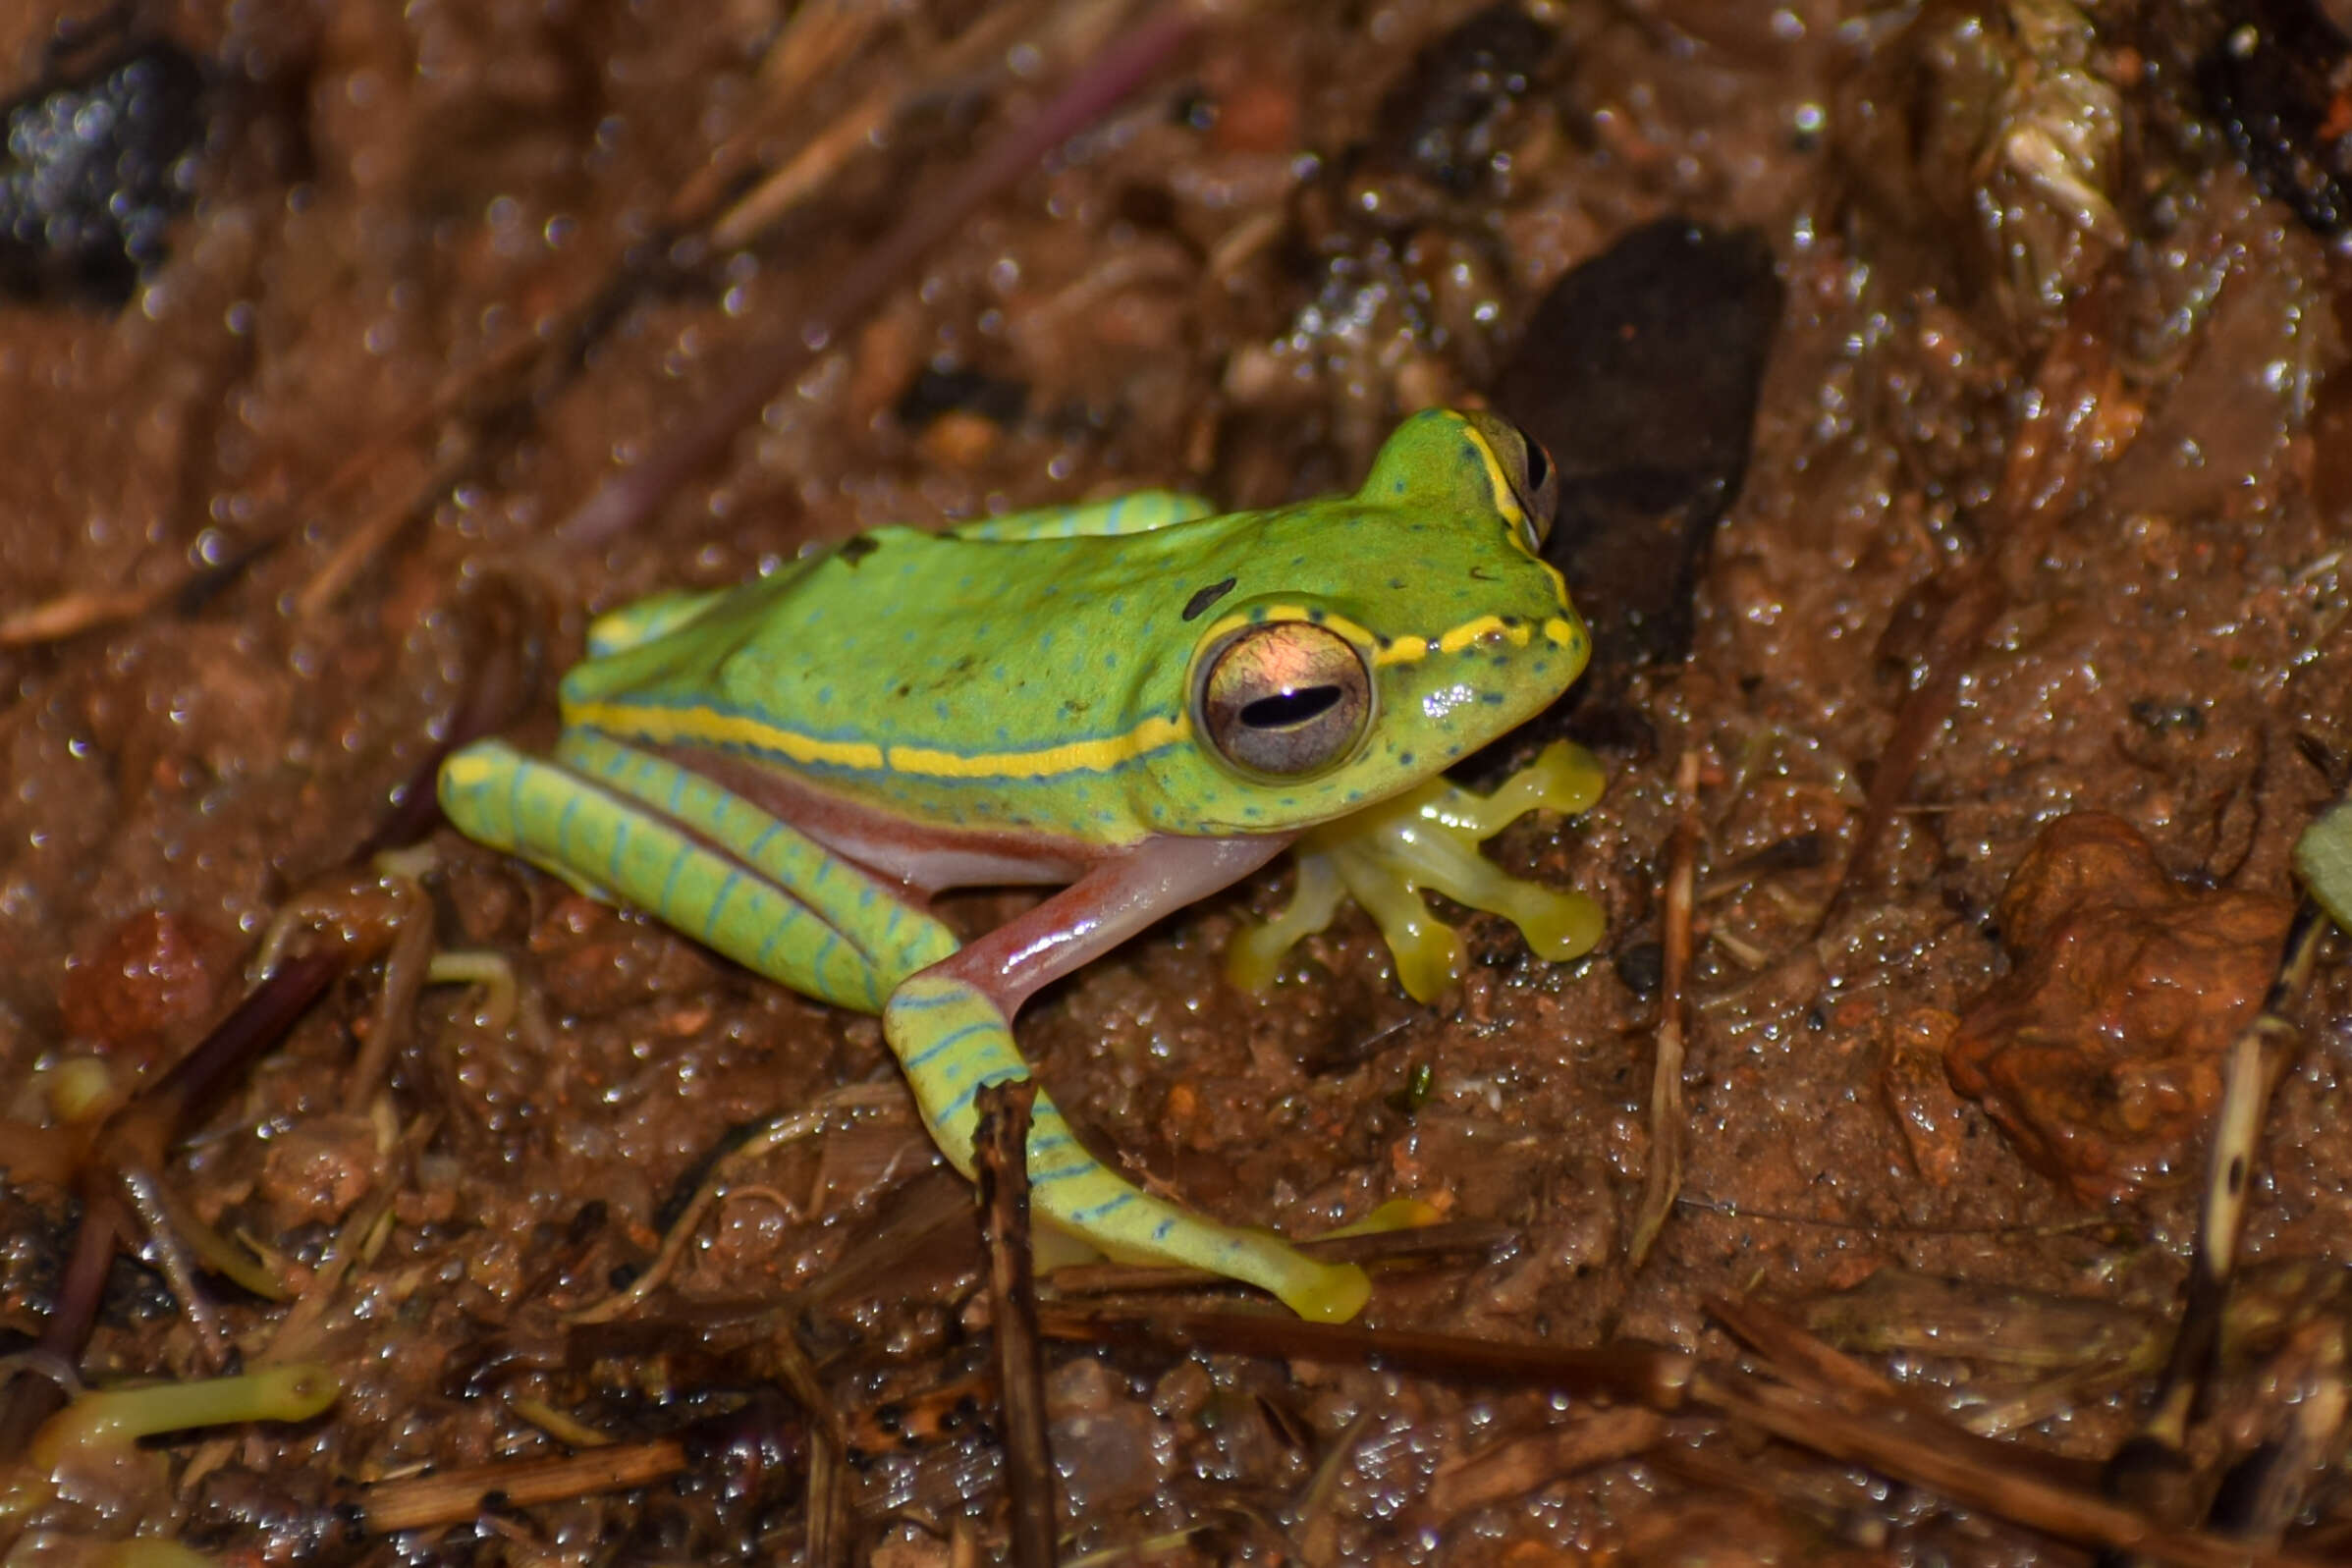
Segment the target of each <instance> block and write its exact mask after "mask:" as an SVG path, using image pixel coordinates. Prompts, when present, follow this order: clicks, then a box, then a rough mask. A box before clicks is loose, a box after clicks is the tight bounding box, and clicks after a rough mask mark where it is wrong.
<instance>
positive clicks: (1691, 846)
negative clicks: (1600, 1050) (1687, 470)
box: [1625, 749, 1699, 1269]
mask: <svg viewBox="0 0 2352 1568" xmlns="http://www.w3.org/2000/svg"><path fill="white" fill-rule="evenodd" d="M1674 795H1675V814H1674V831H1673V834H1672V836H1671V837H1670V838H1668V842H1667V874H1666V912H1665V915H1664V917H1663V925H1664V929H1663V931H1662V933H1661V935H1662V936H1663V938H1664V941H1665V946H1666V962H1665V965H1664V976H1663V980H1662V983H1661V984H1660V986H1659V990H1658V1041H1657V1046H1656V1049H1655V1054H1654V1057H1653V1060H1652V1062H1651V1067H1650V1171H1649V1176H1648V1178H1647V1180H1645V1181H1644V1183H1643V1184H1642V1206H1641V1213H1640V1214H1639V1215H1638V1216H1637V1217H1635V1219H1634V1221H1633V1237H1632V1240H1631V1241H1629V1242H1628V1243H1627V1244H1626V1247H1625V1259H1626V1262H1628V1263H1629V1264H1631V1265H1632V1266H1633V1267H1634V1268H1636V1269H1639V1268H1640V1267H1641V1266H1642V1264H1643V1263H1644V1262H1646V1261H1647V1260H1648V1258H1649V1256H1650V1248H1651V1247H1652V1246H1653V1245H1655V1244H1656V1242H1657V1240H1658V1233H1659V1232H1660V1231H1662V1230H1664V1229H1665V1228H1666V1222H1667V1220H1668V1218H1669V1217H1671V1216H1672V1215H1673V1212H1674V1199H1675V1197H1676V1195H1677V1194H1679V1193H1680V1192H1681V1191H1682V1120H1683V1117H1682V1062H1683V1054H1684V1049H1685V1042H1684V1035H1683V1031H1684V1029H1685V1027H1686V1025H1685V1022H1684V1020H1685V1019H1686V1018H1687V1017H1688V1016H1689V1012H1690V996H1689V989H1690V946H1691V922H1692V919H1693V911H1692V902H1693V899H1692V892H1693V889H1694V888H1695V887H1696V886H1697V884H1698V879H1699V754H1698V752H1697V751H1695V750H1691V749H1685V750H1684V751H1683V753H1682V756H1681V758H1680V759H1679V760H1678V761H1677V762H1676V763H1675V765H1674Z"/></svg>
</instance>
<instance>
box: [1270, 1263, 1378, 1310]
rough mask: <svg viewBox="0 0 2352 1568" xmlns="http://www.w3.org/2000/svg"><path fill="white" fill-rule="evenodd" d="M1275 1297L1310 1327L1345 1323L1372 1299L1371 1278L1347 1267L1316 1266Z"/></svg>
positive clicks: (1362, 1272) (1339, 1264)
mask: <svg viewBox="0 0 2352 1568" xmlns="http://www.w3.org/2000/svg"><path fill="white" fill-rule="evenodd" d="M1275 1294H1276V1295H1278V1296H1280V1297H1282V1301H1283V1305H1284V1306H1285V1307H1287V1308H1289V1309H1290V1310H1291V1311H1292V1312H1294V1313H1296V1314H1298V1315H1299V1316H1300V1317H1301V1318H1304V1319H1306V1320H1307V1321H1308V1322H1310V1323H1345V1322H1347V1320H1348V1319H1350V1318H1353V1317H1354V1316H1355V1315H1356V1314H1357V1313H1359V1312H1362V1311H1363V1310H1364V1303H1365V1302H1367V1301H1369V1300H1371V1299H1372V1276H1371V1275H1370V1274H1367V1273H1365V1272H1364V1271H1363V1270H1361V1269H1359V1268H1357V1267H1356V1266H1355V1265H1354V1264H1351V1263H1332V1264H1316V1265H1313V1266H1312V1271H1311V1272H1309V1273H1308V1274H1306V1276H1305V1277H1303V1278H1302V1279H1300V1280H1299V1281H1297V1282H1296V1283H1293V1284H1291V1285H1288V1286H1286V1287H1285V1288H1281V1289H1278V1290H1276V1291H1275Z"/></svg>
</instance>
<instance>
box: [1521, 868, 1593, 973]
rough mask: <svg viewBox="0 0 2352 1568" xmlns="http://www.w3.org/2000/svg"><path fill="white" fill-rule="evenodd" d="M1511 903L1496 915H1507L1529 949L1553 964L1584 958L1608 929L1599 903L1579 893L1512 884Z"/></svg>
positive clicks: (1530, 883)
mask: <svg viewBox="0 0 2352 1568" xmlns="http://www.w3.org/2000/svg"><path fill="white" fill-rule="evenodd" d="M1509 904H1510V907H1508V908H1504V909H1498V910H1497V913H1499V914H1503V915H1505V916H1507V917H1508V918H1509V920H1510V923H1511V924H1512V925H1514V926H1517V927H1518V928H1519V935H1521V936H1523V937H1525V938H1526V939H1527V946H1529V947H1531V948H1533V949H1534V950H1535V951H1536V953H1537V954H1538V955H1540V956H1542V957H1544V958H1547V959H1549V960H1551V961H1552V962H1553V963H1565V962H1567V961H1568V960H1569V959H1571V958H1581V957H1583V956H1584V955H1585V954H1586V953H1588V952H1590V951H1592V950H1593V948H1594V947H1596V946H1599V945H1600V942H1601V937H1602V934H1603V933H1604V932H1605V931H1606V930H1607V929H1608V924H1609V922H1608V919H1607V917H1606V916H1604V915H1603V914H1602V912H1601V906H1600V904H1599V903H1597V902H1595V901H1594V900H1593V899H1591V898H1588V897H1586V896H1585V895H1584V894H1583V893H1580V892H1557V891H1555V890H1554V889H1551V888H1545V887H1540V886H1538V885H1537V884H1535V883H1532V882H1522V883H1516V884H1513V885H1512V888H1511V892H1510V896H1509Z"/></svg>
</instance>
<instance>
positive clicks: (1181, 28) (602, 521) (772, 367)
mask: <svg viewBox="0 0 2352 1568" xmlns="http://www.w3.org/2000/svg"><path fill="white" fill-rule="evenodd" d="M1196 25H1197V23H1196V20H1195V18H1194V16H1193V14H1192V10H1191V8H1190V7H1189V6H1188V5H1186V4H1183V3H1182V0H1167V3H1165V4H1163V5H1161V6H1160V7H1159V8H1158V9H1157V10H1155V11H1153V12H1152V13H1151V14H1150V15H1149V16H1147V17H1146V18H1144V20H1143V21H1141V22H1139V23H1137V24H1136V25H1135V26H1134V27H1130V28H1129V29H1127V31H1125V32H1124V33H1122V34H1121V35H1120V36H1119V37H1117V38H1115V39H1113V40H1112V41H1111V42H1110V43H1109V44H1108V45H1106V46H1105V47H1104V48H1103V49H1102V50H1101V51H1099V52H1098V53H1097V54H1096V55H1095V56H1094V58H1093V59H1091V60H1089V61H1088V62H1087V63H1086V64H1085V65H1084V66H1083V67H1081V68H1080V69H1079V70H1078V72H1077V74H1076V75H1075V76H1074V77H1073V78H1072V79H1071V80H1070V82H1069V84H1068V85H1067V86H1066V87H1064V88H1063V89H1062V91H1061V93H1060V94H1059V95H1058V96H1057V97H1056V98H1055V99H1054V101H1053V102H1052V103H1050V104H1048V105H1047V106H1046V107H1045V108H1043V109H1041V110H1040V111H1038V112H1037V113H1036V114H1035V115H1033V116H1031V117H1030V118H1029V119H1028V120H1027V121H1025V122H1023V123H1022V124H1020V125H1018V126H1015V127H1013V128H1012V130H1011V131H1008V132H1006V133H1005V134H1004V135H1001V136H999V137H998V138H997V140H996V141H994V142H992V143H991V144H990V145H989V146H988V147H987V148H986V149H985V150H983V151H982V152H981V153H980V154H979V155H978V156H977V157H975V158H974V159H972V161H971V163H970V164H969V165H968V166H967V167H966V168H965V169H964V170H963V171H962V173H961V174H960V175H959V176H958V177H957V181H956V184H955V186H954V188H953V189H950V190H948V191H947V192H945V193H944V194H942V195H941V196H939V197H938V198H936V199H930V200H925V201H922V202H920V203H918V204H916V205H915V206H913V207H911V208H909V209H908V211H907V213H906V215H905V216H904V217H903V218H902V219H901V220H900V221H899V223H898V225H897V226H896V227H895V228H893V229H892V230H891V231H890V232H889V233H888V234H886V235H884V236H883V237H882V238H881V239H880V240H878V241H876V242H875V243H874V244H873V246H872V247H871V248H870V249H868V250H867V251H866V252H865V254H864V255H862V256H861V257H859V258H858V259H857V261H856V262H855V263H854V264H853V265H852V266H850V267H849V269H848V271H847V272H846V273H845V274H844V275H843V277H842V279H841V281H840V282H839V283H837V284H836V285H835V286H834V287H833V289H832V290H831V291H830V292H828V293H827V294H825V295H824V296H823V297H821V298H820V299H819V300H818V301H817V304H816V306H815V308H813V309H812V310H810V311H809V313H808V315H807V316H806V317H805V318H804V319H803V321H802V322H801V324H800V326H799V327H798V329H797V330H795V331H792V332H787V333H780V334H777V335H775V336H772V337H770V338H769V339H767V340H766V341H765V342H764V343H762V344H759V345H756V346H754V347H753V348H752V349H751V350H750V351H749V352H748V353H747V354H746V355H745V357H744V359H743V362H742V364H741V365H740V366H739V367H738V370H737V373H736V376H735V379H734V380H733V381H731V382H730V383H729V384H728V386H727V388H726V389H725V390H724V391H722V392H721V393H720V394H719V395H718V396H717V397H716V398H714V399H713V400H712V401H711V403H710V404H709V406H706V407H704V408H703V409H701V410H700V411H699V412H697V413H696V414H695V415H694V417H693V419H692V420H691V421H690V422H689V423H688V424H687V425H686V426H685V428H684V429H683V430H681V431H680V432H679V433H678V434H677V435H676V436H674V437H672V438H671V439H670V440H668V441H665V442H664V443H662V445H661V446H660V447H659V448H658V449H657V450H656V451H655V452H654V454H653V455H652V456H651V457H649V458H647V459H646V460H644V461H643V462H640V463H638V464H637V465H636V466H635V467H633V468H630V469H629V470H628V471H627V472H624V473H619V474H615V475H613V476H612V477H611V478H609V479H607V480H606V481H605V482H604V483H603V484H602V485H601V486H599V487H598V488H597V490H596V493H595V494H593V495H591V496H590V497H588V499H587V500H586V501H584V502H582V503H581V504H580V505H579V507H578V508H577V509H576V510H574V512H573V514H572V515H571V516H570V517H568V518H566V519H565V521H564V522H563V524H562V525H561V526H560V527H559V528H558V529H557V530H556V537H557V538H559V539H561V540H563V541H565V542H566V543H568V544H572V545H593V544H598V543H601V542H603V541H604V540H607V539H610V538H612V537H613V536H614V535H616V534H619V533H623V532H626V531H627V530H629V529H630V528H633V527H635V526H637V525H638V524H639V523H640V522H641V521H643V519H644V518H645V517H646V516H647V515H649V514H651V513H652V512H653V511H654V509H655V508H657V507H659V506H660V505H661V504H662V503H663V502H664V501H666V500H667V499H669V497H670V496H671V495H672V494H673V493H674V492H675V491H677V489H678V488H679V486H681V485H683V484H684V483H685V482H686V480H688V479H689V478H691V477H693V476H694V475H695V474H696V473H699V472H700V471H702V469H704V468H706V467H708V466H709V465H710V464H711V463H712V462H714V461H715V460H717V459H718V457H719V455H720V454H721V453H722V452H724V451H726V450H727V447H728V446H729V444H730V443H732V442H733V441H734V440H735V437H736V432H737V431H738V430H740V429H741V428H742V427H743V426H744V425H746V424H748V423H749V422H750V421H751V419H752V418H753V416H755V415H756V414H757V413H758V412H759V410H760V408H761V407H762V406H765V405H766V403H767V401H768V399H769V397H770V395H771V394H772V393H773V392H774V391H775V389H776V388H777V387H779V386H781V385H782V384H783V383H784V382H785V380H786V379H787V378H788V377H790V376H792V375H793V374H795V373H796V372H798V371H799V369H800V368H801V367H802V366H804V365H806V364H807V363H808V362H809V361H810V360H811V359H813V358H814V357H815V356H816V355H817V354H819V353H821V352H823V351H825V350H826V349H827V348H828V347H830V346H831V345H832V344H833V343H834V341H835V340H837V339H838V338H840V337H841V335H842V334H843V333H844V332H846V331H848V329H849V328H850V327H852V326H854V325H856V324H857V322H858V321H860V320H861V319H863V318H864V316H865V314H866V313H867V312H868V311H869V310H871V309H872V308H873V307H874V305H875V304H876V303H877V302H879V301H880V299H881V298H882V297H883V295H884V294H885V293H886V292H888V291H889V290H890V289H891V288H892V287H894V286H895V285H896V283H897V281H898V279H899V277H900V275H901V274H903V272H905V270H906V269H907V268H908V267H910V266H912V265H913V264H914V263H915V262H916V261H917V260H919V259H920V258H921V257H922V255H923V254H924V252H926V251H928V250H929V249H930V248H931V247H932V246H933V245H935V244H937V243H939V242H940V241H942V240H944V239H946V238H947V237H948V236H949V235H951V234H954V233H955V232H956V231H957V230H958V229H960V228H961V227H962V226H963V223H964V220H965V219H966V218H968V217H970V216H971V214H972V213H973V212H975V211H977V210H978V209H979V207H980V205H981V204H982V203H983V202H985V201H987V200H988V199H989V198H990V197H992V196H994V195H995V194H996V193H997V192H998V191H999V190H1001V189H1004V188H1005V187H1006V186H1008V185H1010V184H1012V182H1013V181H1014V180H1015V179H1017V178H1019V177H1020V176H1021V175H1022V174H1023V173H1025V172H1027V170H1028V169H1029V168H1030V167H1031V166H1032V165H1034V164H1035V163H1036V162H1037V160H1038V159H1040V158H1042V157H1044V156H1045V155H1046V154H1047V153H1048V152H1051V151H1052V150H1053V149H1054V148H1055V147H1057V146H1060V145H1061V144H1062V143H1063V142H1064V141H1065V140H1067V138H1068V137H1070V136H1071V135H1075V134H1076V133H1077V132H1079V131H1080V130H1082V129H1084V128H1085V127H1086V126H1087V125H1089V124H1091V123H1092V122H1093V121H1094V120H1095V118H1096V117H1097V116H1099V115H1101V114H1102V113H1103V112H1104V111H1105V110H1107V109H1109V108H1110V107H1111V106H1112V105H1113V104H1115V103H1117V102H1119V101H1120V100H1121V98H1124V97H1125V96H1126V95H1127V94H1128V93H1130V92H1132V91H1134V90H1135V88H1136V87H1138V86H1140V85H1141V84H1142V83H1143V82H1144V81H1145V80H1146V79H1147V78H1149V77H1150V76H1151V74H1152V73H1153V72H1155V71H1157V70H1158V69H1159V68H1160V66H1161V65H1162V64H1163V63H1164V62H1165V61H1166V60H1167V59H1168V58H1169V56H1171V55H1172V54H1174V53H1175V52H1176V48H1177V47H1178V45H1180V44H1181V43H1182V42H1183V41H1184V40H1185V39H1186V38H1188V37H1189V36H1191V33H1192V30H1193V28H1194V27H1195V26H1196Z"/></svg>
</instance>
